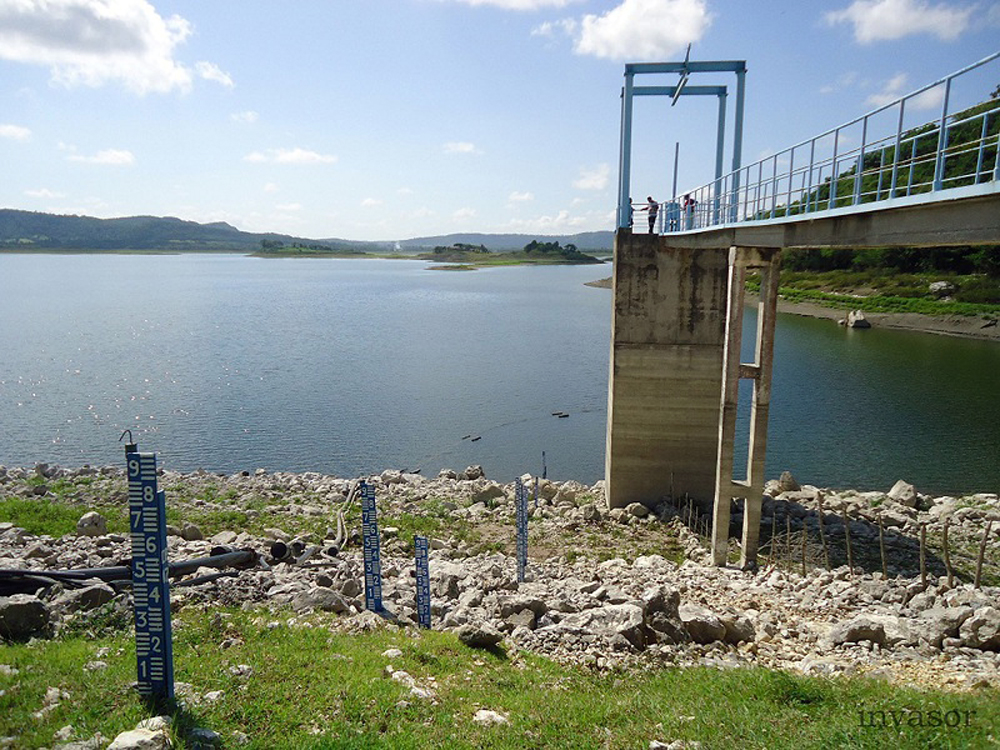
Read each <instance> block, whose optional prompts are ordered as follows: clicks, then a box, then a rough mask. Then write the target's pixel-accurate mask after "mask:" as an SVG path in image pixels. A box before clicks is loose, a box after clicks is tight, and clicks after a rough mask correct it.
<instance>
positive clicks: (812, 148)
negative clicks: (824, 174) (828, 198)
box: [805, 138, 819, 213]
mask: <svg viewBox="0 0 1000 750" xmlns="http://www.w3.org/2000/svg"><path fill="white" fill-rule="evenodd" d="M815 164H816V139H815V138H813V139H812V140H811V141H809V186H808V188H807V189H806V210H805V213H809V204H810V203H812V198H811V197H810V193H812V192H814V190H815V192H816V204H817V205H819V186H816V188H815V189H814V188H813V166H814V165H815Z"/></svg>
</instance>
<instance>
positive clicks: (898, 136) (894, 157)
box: [889, 99, 906, 198]
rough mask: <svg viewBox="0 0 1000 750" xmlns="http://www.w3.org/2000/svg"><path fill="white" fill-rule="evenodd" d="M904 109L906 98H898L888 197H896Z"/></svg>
mask: <svg viewBox="0 0 1000 750" xmlns="http://www.w3.org/2000/svg"><path fill="white" fill-rule="evenodd" d="M905 109H906V99H900V100H899V120H898V121H897V123H896V150H895V151H894V152H893V154H892V187H890V188H889V198H895V197H896V177H897V175H898V173H899V149H900V147H901V146H902V145H903V111H904V110H905Z"/></svg>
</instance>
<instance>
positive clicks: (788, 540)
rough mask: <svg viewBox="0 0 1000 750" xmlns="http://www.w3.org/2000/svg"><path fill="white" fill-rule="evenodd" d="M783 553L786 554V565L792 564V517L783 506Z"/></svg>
mask: <svg viewBox="0 0 1000 750" xmlns="http://www.w3.org/2000/svg"><path fill="white" fill-rule="evenodd" d="M785 555H787V556H788V565H789V567H791V564H792V517H791V516H790V515H789V514H788V508H787V507H786V508H785Z"/></svg>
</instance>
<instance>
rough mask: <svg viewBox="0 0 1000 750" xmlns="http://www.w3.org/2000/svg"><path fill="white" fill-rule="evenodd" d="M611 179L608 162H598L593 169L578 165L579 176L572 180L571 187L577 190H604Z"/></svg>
mask: <svg viewBox="0 0 1000 750" xmlns="http://www.w3.org/2000/svg"><path fill="white" fill-rule="evenodd" d="M610 179H611V166H610V165H608V164H598V165H597V166H596V167H594V168H593V169H588V168H587V167H580V176H579V177H578V178H577V179H575V180H573V187H575V188H576V189H577V190H604V188H606V187H607V186H608V181H609V180H610Z"/></svg>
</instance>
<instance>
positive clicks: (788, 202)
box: [785, 148, 795, 216]
mask: <svg viewBox="0 0 1000 750" xmlns="http://www.w3.org/2000/svg"><path fill="white" fill-rule="evenodd" d="M794 179H795V149H794V148H792V149H791V150H790V151H789V152H788V197H787V198H786V199H785V216H789V215H790V214H791V213H792V181H793V180H794Z"/></svg>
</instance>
